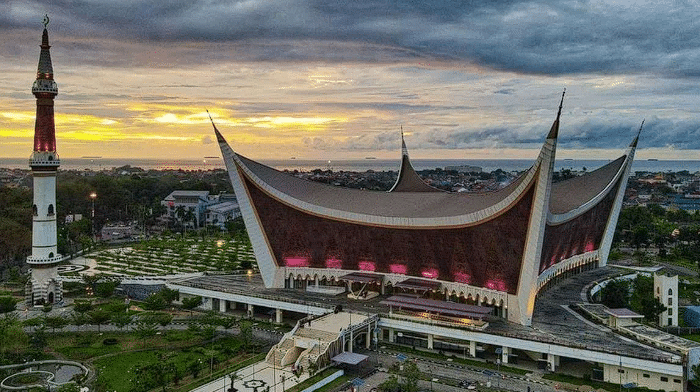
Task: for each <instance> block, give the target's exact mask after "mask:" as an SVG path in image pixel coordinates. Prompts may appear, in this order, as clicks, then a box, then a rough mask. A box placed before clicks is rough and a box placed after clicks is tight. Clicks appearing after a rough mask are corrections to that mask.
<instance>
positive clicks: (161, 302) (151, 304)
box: [143, 293, 168, 310]
mask: <svg viewBox="0 0 700 392" xmlns="http://www.w3.org/2000/svg"><path fill="white" fill-rule="evenodd" d="M167 306H168V304H167V302H166V301H165V299H164V298H163V296H162V295H160V293H153V294H151V295H149V296H148V297H147V298H146V300H145V301H143V308H144V309H148V310H163V309H165V308H166V307H167Z"/></svg>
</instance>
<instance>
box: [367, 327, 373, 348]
mask: <svg viewBox="0 0 700 392" xmlns="http://www.w3.org/2000/svg"><path fill="white" fill-rule="evenodd" d="M365 340H366V342H365V348H366V349H368V350H369V348H370V347H372V346H371V343H372V323H369V324H367V339H365Z"/></svg>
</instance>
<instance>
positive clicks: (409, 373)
mask: <svg viewBox="0 0 700 392" xmlns="http://www.w3.org/2000/svg"><path fill="white" fill-rule="evenodd" d="M421 375H422V373H421V371H420V369H418V365H416V363H415V362H413V361H406V362H404V363H403V371H401V376H402V379H403V383H402V391H404V392H416V391H418V380H419V379H420V378H421Z"/></svg>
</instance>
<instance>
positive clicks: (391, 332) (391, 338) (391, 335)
mask: <svg viewBox="0 0 700 392" xmlns="http://www.w3.org/2000/svg"><path fill="white" fill-rule="evenodd" d="M394 342H396V338H395V337H394V328H389V343H394Z"/></svg>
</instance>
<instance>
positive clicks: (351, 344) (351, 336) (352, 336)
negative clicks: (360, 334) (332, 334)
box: [348, 329, 353, 352]
mask: <svg viewBox="0 0 700 392" xmlns="http://www.w3.org/2000/svg"><path fill="white" fill-rule="evenodd" d="M352 338H353V336H352V329H351V330H350V347H349V348H350V350H348V351H350V352H352Z"/></svg>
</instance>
